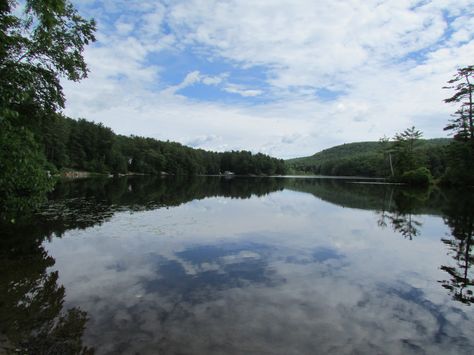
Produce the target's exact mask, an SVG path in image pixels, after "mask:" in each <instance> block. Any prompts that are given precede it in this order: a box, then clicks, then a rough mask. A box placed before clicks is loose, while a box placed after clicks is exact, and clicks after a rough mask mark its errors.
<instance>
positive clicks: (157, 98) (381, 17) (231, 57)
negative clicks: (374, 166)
mask: <svg viewBox="0 0 474 355" xmlns="http://www.w3.org/2000/svg"><path fill="white" fill-rule="evenodd" d="M72 3H73V4H74V6H75V7H76V8H77V9H78V10H79V12H80V14H81V15H82V16H83V17H86V18H94V19H95V20H96V22H97V32H96V37H97V41H96V42H95V43H94V44H92V45H90V46H89V47H87V48H86V50H85V52H84V57H85V60H86V62H87V63H88V66H89V69H90V73H89V76H88V78H87V79H84V80H83V81H81V82H80V83H73V82H63V86H64V91H65V94H66V98H67V102H66V109H65V114H67V115H68V116H70V117H73V118H86V119H88V120H91V121H95V122H102V123H103V124H105V125H106V126H108V127H111V128H112V129H113V130H114V131H115V132H116V133H118V134H125V135H131V134H133V135H139V136H146V137H153V138H156V139H160V140H170V141H177V142H180V143H182V144H186V145H188V146H191V147H195V148H202V149H207V150H213V151H226V150H242V149H243V150H250V151H252V152H255V153H256V152H262V153H265V154H269V155H271V156H274V157H278V158H285V159H286V158H293V157H299V156H307V155H312V154H314V153H316V152H317V151H320V150H322V149H326V148H329V147H331V146H334V145H339V144H344V143H350V142H357V141H368V140H378V139H379V138H381V137H384V136H386V137H393V136H394V135H395V134H396V133H397V132H401V131H403V130H404V129H406V128H408V127H411V126H415V127H416V128H418V129H420V130H421V131H422V132H423V136H424V137H425V138H435V137H446V136H447V133H446V132H445V131H443V128H444V126H445V125H446V124H447V122H448V120H449V118H450V114H452V113H454V111H456V105H453V104H446V103H444V102H443V99H445V98H447V97H449V96H450V94H452V92H450V91H449V90H446V89H442V87H443V86H445V85H446V82H447V81H448V80H449V79H451V78H452V77H453V75H454V74H455V72H456V69H457V68H460V67H463V66H466V65H472V64H474V63H473V59H474V2H473V1H472V0H434V1H427V0H423V1H420V0H418V1H415V0H393V1H391V0H387V1H383V0H287V1H284V0H267V1H266V0H258V1H257V0H252V1H247V0H225V1H213V0H183V1H181V0H174V1H172V0H162V1H158V0H140V1H138V0H102V1H96V0H72Z"/></svg>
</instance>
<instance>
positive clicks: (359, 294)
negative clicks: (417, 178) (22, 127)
mask: <svg viewBox="0 0 474 355" xmlns="http://www.w3.org/2000/svg"><path fill="white" fill-rule="evenodd" d="M473 230H474V195H473V194H472V191H471V192H469V191H467V192H466V190H464V191H461V192H456V191H439V190H433V191H409V190H405V189H402V188H400V187H393V186H385V185H370V184H357V183H354V181H343V180H337V181H336V180H319V179H277V178H266V179H263V178H262V179H259V178H253V179H244V178H234V179H230V180H229V179H224V178H218V177H215V178H211V177H208V178H204V177H202V178H194V179H160V178H155V179H153V178H128V179H127V178H123V179H117V180H113V179H109V180H82V181H75V182H69V183H63V184H60V185H58V187H57V189H56V190H55V191H54V193H53V194H52V195H51V197H50V201H49V203H48V204H47V205H45V206H44V208H43V209H42V211H41V213H38V214H37V215H35V216H24V218H23V219H20V220H18V221H17V223H16V224H15V225H14V226H8V227H6V226H3V227H1V231H0V232H1V238H0V242H1V244H0V253H1V255H0V257H1V261H0V291H1V293H0V344H1V347H2V348H1V349H2V350H0V352H2V351H3V352H7V353H8V352H15V349H17V350H18V351H16V352H15V353H22V354H23V353H28V354H68V353H79V352H86V353H87V352H90V353H92V352H95V353H96V354H121V353H123V354H285V355H286V354H328V353H331V354H353V353H354V354H472V353H473V352H474V338H473V336H472V335H473V334H474V312H473V306H471V302H473V301H474V296H473V294H472V291H473V289H474V287H473V277H474V275H473V274H474V273H473V270H472V267H471V265H472V263H473V261H474V256H473V255H472V254H470V252H471V249H472V243H473V239H474V236H473Z"/></svg>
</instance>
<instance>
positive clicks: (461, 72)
mask: <svg viewBox="0 0 474 355" xmlns="http://www.w3.org/2000/svg"><path fill="white" fill-rule="evenodd" d="M448 84H449V85H448V86H446V87H445V88H446V89H451V90H454V91H455V92H454V95H452V96H451V97H449V98H447V99H446V100H444V102H446V103H458V104H459V107H458V109H457V110H456V112H455V113H454V114H453V115H452V116H453V118H452V119H451V120H450V121H449V123H448V125H447V126H446V127H445V128H444V129H445V130H446V131H451V132H453V135H454V141H453V142H452V143H451V144H450V146H449V148H448V152H447V156H448V167H447V171H446V174H445V176H444V179H443V181H444V182H445V183H449V184H454V185H472V184H474V159H473V158H474V123H473V92H474V66H472V65H470V66H467V67H464V68H461V69H458V71H457V73H456V75H455V76H454V77H453V78H452V79H451V80H449V81H448Z"/></svg>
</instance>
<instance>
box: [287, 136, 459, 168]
mask: <svg viewBox="0 0 474 355" xmlns="http://www.w3.org/2000/svg"><path fill="white" fill-rule="evenodd" d="M449 142H451V139H449V138H435V139H421V140H419V141H418V142H417V145H416V148H415V149H416V150H417V151H418V153H419V157H420V159H421V160H422V161H423V162H424V163H425V165H426V166H427V167H428V168H429V169H430V170H431V171H432V174H433V175H434V176H439V175H440V174H441V173H442V172H443V171H444V166H445V158H444V148H445V147H446V145H447V144H449ZM286 164H287V166H288V168H289V169H290V171H293V172H294V173H310V174H316V175H335V176H370V177H375V176H388V175H389V174H390V171H389V164H388V160H387V157H386V156H384V155H383V153H382V146H381V144H380V143H379V142H357V143H348V144H342V145H338V146H335V147H332V148H329V149H325V150H323V151H321V152H318V153H316V154H314V155H311V156H309V157H302V158H294V159H288V160H286Z"/></svg>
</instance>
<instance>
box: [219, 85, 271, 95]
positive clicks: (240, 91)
mask: <svg viewBox="0 0 474 355" xmlns="http://www.w3.org/2000/svg"><path fill="white" fill-rule="evenodd" d="M224 91H227V92H230V93H231V94H237V95H240V96H243V97H251V96H259V95H262V94H263V91H262V90H255V89H246V88H245V87H244V86H242V85H237V84H227V85H226V86H225V87H224Z"/></svg>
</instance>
